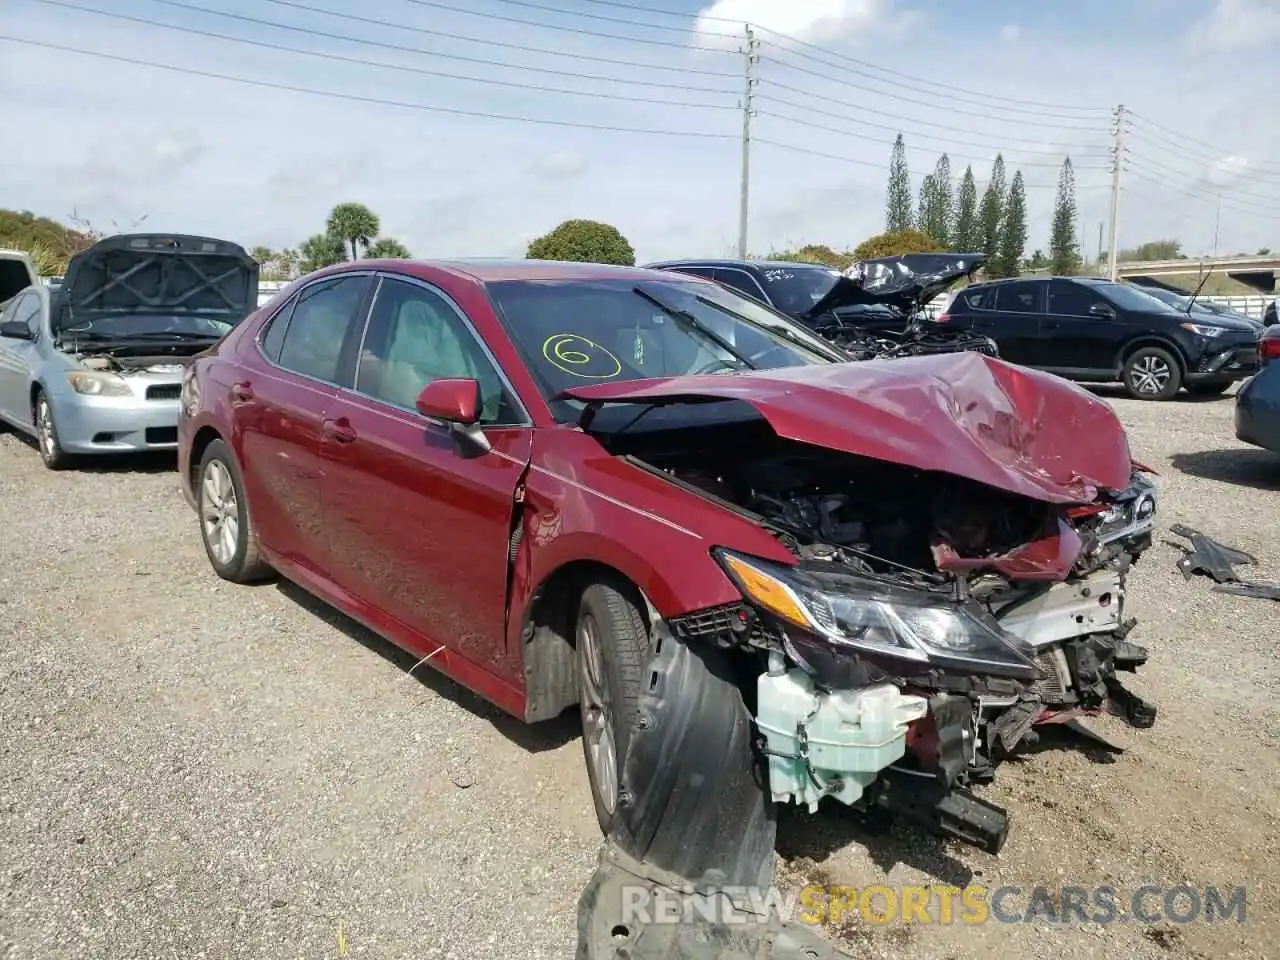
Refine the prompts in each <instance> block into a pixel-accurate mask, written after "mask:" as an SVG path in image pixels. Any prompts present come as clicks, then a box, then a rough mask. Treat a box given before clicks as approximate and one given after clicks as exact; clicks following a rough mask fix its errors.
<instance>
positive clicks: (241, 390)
mask: <svg viewBox="0 0 1280 960" xmlns="http://www.w3.org/2000/svg"><path fill="white" fill-rule="evenodd" d="M231 399H232V401H233V402H235V403H248V402H249V401H250V400H252V399H253V387H252V386H250V384H249V381H248V380H242V381H240V382H239V383H233V384H232V385H231Z"/></svg>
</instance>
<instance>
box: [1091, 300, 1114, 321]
mask: <svg viewBox="0 0 1280 960" xmlns="http://www.w3.org/2000/svg"><path fill="white" fill-rule="evenodd" d="M1089 316H1091V317H1105V318H1106V319H1108V320H1114V319H1115V317H1116V312H1115V310H1113V309H1112V308H1111V306H1110V305H1109V304H1105V303H1095V304H1093V306H1091V307H1090V308H1089Z"/></svg>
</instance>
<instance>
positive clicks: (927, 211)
mask: <svg viewBox="0 0 1280 960" xmlns="http://www.w3.org/2000/svg"><path fill="white" fill-rule="evenodd" d="M934 190H935V187H934V183H933V174H932V173H926V174H925V175H924V179H923V180H921V181H920V201H919V203H918V205H917V206H916V220H915V223H914V224H912V225H913V226H914V227H915V228H916V229H917V230H920V231H923V232H924V233H928V232H929V230H928V228H927V227H926V224H927V223H928V222H929V218H930V217H931V216H933V194H934Z"/></svg>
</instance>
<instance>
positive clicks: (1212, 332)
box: [1182, 323, 1223, 338]
mask: <svg viewBox="0 0 1280 960" xmlns="http://www.w3.org/2000/svg"><path fill="white" fill-rule="evenodd" d="M1182 329H1183V330H1190V331H1191V332H1192V333H1194V334H1196V335H1197V336H1200V337H1209V338H1212V337H1216V336H1217V335H1218V334H1220V333H1222V331H1223V328H1222V327H1214V326H1210V325H1209V324H1207V323H1184V324H1182Z"/></svg>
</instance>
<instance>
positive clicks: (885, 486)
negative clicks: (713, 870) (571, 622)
mask: <svg viewBox="0 0 1280 960" xmlns="http://www.w3.org/2000/svg"><path fill="white" fill-rule="evenodd" d="M773 439H774V442H773V443H772V444H768V443H765V442H763V439H762V438H761V439H759V440H758V441H757V442H756V443H754V444H751V445H749V446H746V445H743V444H737V445H736V447H737V449H753V450H755V451H756V453H755V454H754V455H751V456H742V455H739V456H737V457H731V456H729V455H727V454H726V453H725V452H724V451H721V450H717V449H716V448H715V446H714V445H712V444H707V443H705V442H704V443H698V444H689V445H687V446H685V445H677V444H675V443H663V444H662V445H661V446H657V445H653V444H649V443H641V444H640V446H641V447H643V448H644V449H642V450H640V451H638V452H637V453H635V454H633V455H629V457H628V459H631V461H632V462H633V463H635V464H637V465H638V466H642V467H643V468H644V469H647V470H651V471H654V472H657V473H660V474H661V475H662V476H664V477H666V478H667V479H669V480H670V481H671V482H673V483H675V484H678V485H680V486H682V487H684V488H685V489H687V490H690V491H691V492H696V493H697V494H698V495H700V496H706V497H709V498H712V499H714V500H715V501H716V502H719V503H721V504H722V505H724V506H726V507H727V508H729V509H732V510H734V511H736V512H739V513H742V514H744V515H746V516H748V517H750V518H752V519H754V520H756V521H757V522H759V523H760V524H762V525H763V526H764V527H765V529H767V530H768V531H769V532H770V533H771V534H772V535H773V536H774V537H775V538H776V539H778V541H779V542H781V543H782V544H783V545H785V546H786V548H787V549H788V550H789V551H790V552H791V553H792V554H793V556H794V557H795V558H796V560H797V564H796V565H795V566H794V567H791V568H784V567H782V566H781V565H776V564H768V563H765V562H762V561H759V560H758V559H753V558H750V557H738V556H735V555H731V554H730V555H726V556H723V557H722V558H721V560H722V563H723V564H724V566H725V568H726V570H727V571H728V572H729V574H730V576H731V577H732V578H733V579H735V580H736V581H737V582H738V583H739V585H740V586H741V587H742V589H743V594H744V597H746V598H747V602H746V603H745V604H743V605H742V607H741V608H738V609H734V610H720V611H700V612H699V613H698V614H696V615H692V616H689V617H684V618H680V619H679V620H677V621H675V622H673V623H672V629H673V630H674V632H675V633H676V635H677V636H680V637H686V638H689V639H693V638H695V637H697V638H700V639H704V640H705V639H711V640H714V641H715V642H717V643H718V644H720V645H722V646H737V647H741V648H744V649H747V650H753V651H754V652H755V654H756V655H757V657H758V664H759V668H760V673H759V675H758V679H757V683H756V689H755V690H754V691H753V692H754V694H755V696H754V713H755V718H756V725H757V727H758V729H759V734H760V737H761V749H762V750H763V752H764V753H765V755H766V756H767V758H768V769H769V781H770V790H771V794H772V797H773V799H774V800H775V801H794V802H797V803H802V804H804V805H806V806H809V807H810V808H815V809H816V807H817V804H818V802H819V801H820V800H821V799H822V798H823V797H828V796H830V797H835V798H836V799H838V800H840V801H842V802H844V803H845V804H848V805H850V806H853V807H855V808H859V809H869V808H871V807H873V806H879V807H883V808H887V809H889V810H892V811H893V812H895V813H896V814H898V815H904V816H907V817H911V818H914V819H915V820H917V821H921V822H924V823H926V824H927V825H928V826H930V827H932V828H933V829H936V830H939V831H941V832H943V833H945V834H947V835H950V836H953V837H957V838H960V839H964V840H966V841H968V842H971V843H974V844H976V845H979V846H981V847H983V848H984V849H987V850H988V851H990V852H993V853H994V852H997V851H998V850H999V849H1000V847H1001V845H1002V844H1003V842H1004V839H1005V836H1006V834H1007V830H1008V818H1007V816H1006V814H1005V812H1004V811H1003V810H1001V809H1000V808H998V807H994V806H992V805H990V804H987V803H985V802H984V801H982V800H980V799H979V798H978V797H976V796H974V795H973V794H972V793H970V792H969V788H970V787H972V786H973V785H975V784H978V783H982V782H985V781H987V780H989V779H990V777H991V776H992V775H993V772H994V768H995V766H996V765H997V764H998V763H999V762H1000V760H1002V759H1004V758H1006V757H1008V756H1010V755H1012V754H1015V753H1017V752H1019V751H1021V750H1025V749H1026V748H1028V747H1030V746H1032V745H1034V744H1035V743H1036V742H1037V740H1038V739H1039V736H1040V733H1041V732H1042V730H1043V728H1045V727H1047V726H1049V725H1064V724H1065V725H1070V726H1071V727H1072V728H1073V729H1074V730H1075V732H1077V733H1079V734H1082V735H1085V736H1086V737H1088V736H1090V735H1089V734H1088V732H1087V730H1086V729H1085V728H1082V727H1080V726H1079V719H1080V718H1081V717H1082V716H1087V715H1090V714H1096V713H1098V712H1100V711H1102V710H1104V709H1109V710H1111V711H1112V712H1114V713H1118V714H1120V715H1121V716H1123V717H1125V718H1126V719H1127V720H1128V721H1129V722H1130V723H1131V724H1133V725H1135V726H1139V727H1146V726H1150V725H1151V724H1152V723H1153V722H1154V718H1155V707H1154V706H1152V705H1151V704H1148V703H1146V702H1145V701H1143V700H1142V699H1141V698H1139V697H1137V696H1136V695H1134V694H1132V693H1130V692H1129V691H1127V690H1126V689H1125V688H1124V687H1123V686H1122V685H1121V683H1120V681H1119V680H1118V679H1117V674H1118V673H1123V672H1126V671H1130V672H1131V671H1134V670H1136V668H1137V667H1139V666H1141V665H1142V664H1143V663H1144V662H1145V661H1146V658H1147V652H1146V650H1145V649H1143V648H1141V647H1138V646H1135V645H1134V644H1132V643H1130V642H1129V641H1128V639H1127V637H1128V636H1129V634H1130V631H1131V630H1132V629H1133V627H1134V623H1135V622H1134V621H1132V620H1127V619H1126V618H1125V616H1124V595H1125V578H1126V575H1127V573H1128V570H1129V567H1130V565H1131V564H1132V563H1133V562H1134V561H1135V560H1136V559H1137V558H1138V556H1139V555H1140V554H1141V553H1142V552H1143V551H1144V550H1145V549H1146V548H1147V546H1149V545H1150V542H1151V529H1152V526H1153V523H1154V515H1155V507H1156V490H1155V487H1154V484H1153V482H1152V481H1151V480H1150V479H1149V478H1148V476H1147V475H1146V474H1145V473H1144V472H1143V471H1141V470H1136V469H1135V472H1134V475H1133V478H1132V484H1131V486H1130V487H1129V488H1128V489H1126V490H1123V491H1118V492H1115V493H1106V492H1103V493H1100V495H1099V498H1098V501H1097V502H1096V503H1092V504H1087V505H1079V506H1063V505H1059V504H1050V503H1045V502H1042V501H1038V500H1033V499H1030V498H1028V497H1023V496H1019V495H1015V494H1012V493H1008V492H1005V491H1001V490H998V489H995V488H992V487H987V486H984V485H982V484H979V483H976V482H974V481H970V480H967V479H965V478H961V477H956V476H952V475H949V474H945V473H939V472H924V471H918V470H912V469H909V468H905V467H902V466H899V465H896V464H891V463H885V462H883V461H877V460H872V459H868V458H864V457H858V456H854V455H850V454H843V453H839V452H836V451H831V450H826V449H822V448H816V447H813V446H810V445H807V444H801V443H793V442H790V441H785V440H780V439H778V438H776V437H775V438H773ZM1093 739H1095V740H1096V741H1097V742H1098V743H1101V744H1102V745H1104V746H1107V745H1106V743H1105V741H1101V740H1100V738H1096V737H1094V738H1093Z"/></svg>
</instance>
